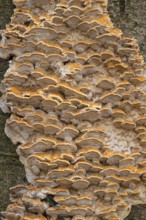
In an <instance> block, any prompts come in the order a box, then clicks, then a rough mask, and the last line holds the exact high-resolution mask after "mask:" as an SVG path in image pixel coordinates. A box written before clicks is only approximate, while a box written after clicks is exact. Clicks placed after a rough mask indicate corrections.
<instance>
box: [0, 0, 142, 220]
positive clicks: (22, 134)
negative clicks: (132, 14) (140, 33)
mask: <svg viewBox="0 0 146 220" xmlns="http://www.w3.org/2000/svg"><path fill="white" fill-rule="evenodd" d="M13 3H14V4H15V6H16V8H15V10H14V14H13V16H12V18H11V22H10V23H9V24H8V25H7V27H6V30H3V31H2V40H1V43H0V57H1V58H4V59H10V65H9V69H8V70H7V72H6V73H5V78H4V79H3V81H2V83H1V92H2V93H3V95H2V97H1V100H0V107H1V109H2V110H3V111H4V112H11V116H10V118H9V119H8V120H7V122H6V126H5V132H6V134H7V136H8V137H9V138H10V139H11V140H12V142H13V143H14V144H18V145H19V146H18V148H17V153H18V155H19V156H20V160H21V162H22V163H23V164H24V167H25V170H26V176H27V180H28V181H29V183H30V184H29V185H19V186H16V187H13V188H11V201H12V204H10V205H9V206H8V207H7V210H6V211H5V212H3V217H4V219H5V220H10V219H13V220H28V219H29V220H30V219H35V220H46V219H50V220H58V219H64V220H71V219H72V220H98V219H100V220H106V219H108V220H123V219H124V218H125V217H126V216H127V215H128V213H129V211H130V209H131V206H132V205H135V204H142V203H146V196H145V195H146V170H145V166H146V150H145V147H146V94H145V85H144V84H145V81H146V77H145V74H144V67H143V58H142V56H141V55H140V54H139V49H138V45H137V44H136V41H135V40H134V39H131V38H128V37H124V36H123V35H122V32H121V31H120V30H119V29H117V28H115V27H114V26H113V24H112V22H111V21H110V18H109V16H108V13H107V11H106V7H107V0H64V1H60V0H41V1H38V0H13Z"/></svg>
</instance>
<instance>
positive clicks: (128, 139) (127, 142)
mask: <svg viewBox="0 0 146 220" xmlns="http://www.w3.org/2000/svg"><path fill="white" fill-rule="evenodd" d="M101 127H102V128H103V129H104V132H105V134H106V137H105V141H104V144H105V145H106V146H107V148H109V149H110V150H113V151H115V152H125V153H126V154H131V151H132V148H134V147H135V146H137V145H138V141H137V139H136V133H135V132H134V131H130V130H125V129H120V128H116V127H115V126H114V125H113V124H112V120H105V121H104V123H103V124H102V125H101Z"/></svg>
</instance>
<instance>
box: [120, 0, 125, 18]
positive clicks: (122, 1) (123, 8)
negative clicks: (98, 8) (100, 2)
mask: <svg viewBox="0 0 146 220" xmlns="http://www.w3.org/2000/svg"><path fill="white" fill-rule="evenodd" d="M119 5H120V13H121V15H123V14H124V13H125V9H126V2H125V0H119Z"/></svg>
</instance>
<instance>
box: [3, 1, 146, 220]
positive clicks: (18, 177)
mask: <svg viewBox="0 0 146 220" xmlns="http://www.w3.org/2000/svg"><path fill="white" fill-rule="evenodd" d="M12 9H13V6H12V3H11V0H0V29H2V28H4V25H5V24H6V23H8V21H9V17H10V15H11V14H12ZM7 67H8V65H7V62H6V61H2V60H0V79H2V76H3V74H4V72H5V71H6V69H7ZM0 113H1V114H0V122H1V124H0V166H1V169H0V194H2V196H1V201H0V210H4V209H5V207H6V205H7V203H8V189H9V188H10V187H11V186H13V185H16V184H18V183H20V182H23V181H24V179H23V178H24V176H25V175H24V172H23V167H22V166H21V164H20V162H19V160H18V157H17V155H16V153H15V149H16V147H15V146H13V145H12V144H11V142H10V140H9V139H8V138H7V137H6V136H5V135H4V133H3V128H4V124H5V119H6V117H7V116H6V115H4V114H3V113H2V112H0ZM145 210H146V206H144V205H142V206H136V207H134V208H133V210H132V212H131V214H130V215H129V217H128V218H126V220H144V219H145V217H146V211H145Z"/></svg>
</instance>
